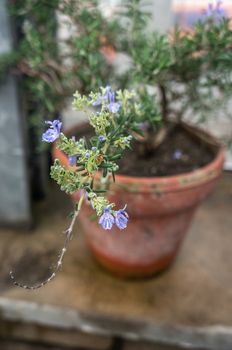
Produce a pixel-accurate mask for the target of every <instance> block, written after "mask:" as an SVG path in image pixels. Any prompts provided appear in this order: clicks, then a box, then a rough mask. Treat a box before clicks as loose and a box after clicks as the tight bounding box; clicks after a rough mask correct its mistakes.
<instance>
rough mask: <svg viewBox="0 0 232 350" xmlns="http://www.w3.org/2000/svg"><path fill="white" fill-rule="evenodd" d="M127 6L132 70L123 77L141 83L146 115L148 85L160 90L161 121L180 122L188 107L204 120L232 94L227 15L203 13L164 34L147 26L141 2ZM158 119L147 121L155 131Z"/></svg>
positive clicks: (231, 33)
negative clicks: (185, 25)
mask: <svg viewBox="0 0 232 350" xmlns="http://www.w3.org/2000/svg"><path fill="white" fill-rule="evenodd" d="M125 4H126V6H127V8H128V11H127V12H126V13H125V15H126V17H127V18H128V19H130V20H131V21H132V24H131V28H134V31H133V35H130V36H128V45H127V46H128V54H129V56H130V57H131V59H132V68H131V70H130V71H129V72H127V75H126V78H125V80H127V81H128V84H129V86H134V85H135V84H136V85H137V86H139V89H138V90H139V91H140V93H141V94H142V95H141V98H142V99H143V101H144V105H145V110H146V113H147V115H149V113H148V110H149V108H150V107H151V104H150V101H149V100H147V99H146V95H145V94H144V91H145V90H146V87H147V86H148V85H150V86H153V87H154V88H155V89H156V91H157V92H158V93H159V95H158V97H159V99H158V102H159V103H160V111H161V116H162V118H161V121H160V122H161V123H160V125H161V124H163V123H166V122H167V121H168V120H169V119H170V118H171V119H173V118H175V119H176V120H177V121H180V120H181V119H182V118H184V117H185V116H186V114H187V112H189V111H192V112H196V114H197V115H198V116H199V118H200V120H201V121H203V120H204V119H205V117H206V116H207V115H209V112H212V110H215V108H219V107H222V105H223V104H224V103H225V101H226V100H227V99H228V98H229V97H230V96H231V93H232V75H231V60H232V51H231V48H232V43H231V41H232V39H231V38H232V30H231V27H230V19H227V18H224V17H220V18H217V20H216V19H215V18H214V17H213V16H211V17H205V18H204V19H202V20H201V21H199V22H197V23H196V24H195V25H194V26H193V28H192V29H191V30H184V29H181V28H175V29H174V30H173V32H172V33H168V34H164V35H163V34H160V33H158V32H149V31H148V30H147V26H146V25H144V23H146V22H147V19H148V17H147V18H146V15H145V17H144V15H143V11H142V4H143V1H142V0H135V1H133V0H125ZM155 104H156V103H155V102H153V105H155ZM146 105H147V107H146ZM155 109H157V107H155ZM158 109H159V108H158ZM155 114H156V113H154V115H155ZM203 117H204V118H203ZM158 119H159V117H158ZM158 119H157V118H156V117H155V118H154V119H153V120H149V123H150V124H151V125H152V128H153V130H154V127H155V128H156V129H157V127H158V125H159V124H157V120H158Z"/></svg>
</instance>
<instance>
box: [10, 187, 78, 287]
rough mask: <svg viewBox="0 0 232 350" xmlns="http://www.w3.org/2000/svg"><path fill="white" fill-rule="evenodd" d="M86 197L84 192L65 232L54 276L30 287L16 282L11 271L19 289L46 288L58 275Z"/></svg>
mask: <svg viewBox="0 0 232 350" xmlns="http://www.w3.org/2000/svg"><path fill="white" fill-rule="evenodd" d="M84 197H85V191H84V192H83V194H82V195H81V198H80V200H79V202H78V206H77V209H76V210H75V212H74V214H73V218H72V221H71V223H70V226H69V227H68V229H67V230H66V231H65V232H64V233H65V234H66V238H65V241H64V245H63V248H62V250H61V252H60V254H59V258H58V260H57V263H56V267H55V269H54V270H53V272H52V274H51V275H50V276H49V277H48V278H47V279H46V280H44V281H43V282H40V283H39V284H36V285H32V286H29V285H25V284H22V283H20V282H17V281H16V280H15V276H14V274H13V272H12V271H10V277H11V279H12V281H13V284H14V285H15V286H17V287H20V288H23V289H30V290H34V289H39V288H41V287H43V286H45V285H46V284H47V283H49V282H51V281H52V280H53V279H54V278H55V277H56V275H57V273H58V272H59V271H60V269H61V266H62V262H63V259H64V255H65V253H66V251H67V249H68V244H69V242H70V241H71V239H72V232H73V228H74V225H75V222H76V219H77V217H78V215H79V212H80V209H81V205H82V203H83V200H84Z"/></svg>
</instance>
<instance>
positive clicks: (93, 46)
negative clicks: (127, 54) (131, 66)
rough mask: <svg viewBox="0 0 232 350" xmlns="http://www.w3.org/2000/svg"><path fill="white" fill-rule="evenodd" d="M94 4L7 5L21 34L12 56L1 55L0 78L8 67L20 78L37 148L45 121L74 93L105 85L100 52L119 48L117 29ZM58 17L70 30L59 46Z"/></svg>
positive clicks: (106, 70)
mask: <svg viewBox="0 0 232 350" xmlns="http://www.w3.org/2000/svg"><path fill="white" fill-rule="evenodd" d="M98 5H99V1H98V0H85V1H74V0H68V1H66V0H49V1H48V0H17V1H10V3H9V13H10V15H11V16H12V17H13V20H14V22H15V23H16V24H17V27H18V28H21V31H22V35H21V36H20V40H19V42H18V47H17V50H16V51H17V55H16V54H15V53H14V52H12V53H10V54H7V55H2V56H0V77H1V76H2V75H3V74H4V73H5V72H6V71H7V70H9V69H11V72H13V73H17V75H21V76H22V77H23V79H22V83H23V86H22V88H23V92H24V96H26V103H27V109H28V112H29V115H30V125H31V127H32V128H33V129H35V130H36V135H38V140H37V142H36V143H37V144H38V145H39V144H40V135H41V130H42V128H43V125H44V118H45V119H48V118H50V119H54V118H55V117H56V116H57V115H58V114H59V113H60V112H61V110H62V108H63V107H64V105H65V103H66V102H67V99H68V98H69V97H70V96H71V95H72V94H73V93H74V92H75V91H76V90H77V89H78V90H79V91H81V92H82V93H88V92H90V91H91V90H92V89H95V88H98V87H99V86H100V85H106V83H108V81H109V76H110V69H111V68H110V64H108V63H107V61H106V59H105V56H104V55H103V48H104V47H105V46H107V45H110V44H111V43H114V45H115V47H116V48H117V47H119V46H120V42H121V41H120V39H119V38H120V33H121V30H122V29H121V27H120V25H119V23H118V22H117V21H110V22H109V21H107V20H106V19H105V18H104V17H103V15H102V14H101V12H100V10H99V7H98ZM57 15H58V16H60V15H61V16H64V20H63V22H64V24H63V25H64V27H65V28H66V29H67V31H68V32H69V37H67V38H66V39H62V43H60V42H59V43H58V42H57V40H56V32H57ZM112 79H113V77H112ZM36 135H35V136H36Z"/></svg>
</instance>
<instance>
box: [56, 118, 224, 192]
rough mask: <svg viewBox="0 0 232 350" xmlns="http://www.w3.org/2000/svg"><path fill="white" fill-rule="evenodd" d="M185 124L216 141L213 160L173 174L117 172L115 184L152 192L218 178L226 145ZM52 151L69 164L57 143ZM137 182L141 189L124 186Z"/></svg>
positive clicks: (76, 127) (79, 126) (67, 131)
mask: <svg viewBox="0 0 232 350" xmlns="http://www.w3.org/2000/svg"><path fill="white" fill-rule="evenodd" d="M185 125H186V126H187V127H188V128H189V129H192V130H193V131H195V132H198V133H200V134H203V135H204V136H205V137H208V138H209V140H211V141H212V140H213V141H214V142H213V143H214V146H216V147H217V149H218V150H217V153H216V155H215V158H214V159H213V161H211V162H210V163H208V164H207V165H205V166H203V167H200V168H198V169H196V170H193V171H190V172H186V173H182V174H178V175H171V176H154V177H139V176H138V177H137V176H129V175H121V174H116V176H115V177H116V182H115V183H113V186H115V187H118V188H120V187H122V188H124V189H125V190H127V191H129V192H140V193H141V192H150V191H151V188H152V192H167V191H168V192H169V191H179V190H182V189H186V188H191V187H195V186H199V185H201V184H204V183H207V182H209V181H212V180H214V179H216V178H218V177H219V176H220V174H221V171H222V167H223V164H224V160H225V146H224V145H223V144H222V143H221V142H220V141H219V140H218V139H217V138H216V137H214V136H212V135H211V134H210V133H208V132H206V131H205V130H202V129H201V128H198V127H195V126H192V125H189V124H185ZM87 126H89V124H88V123H87V122H83V123H80V124H77V125H74V126H72V127H71V128H67V129H65V130H64V134H65V135H70V136H71V135H75V133H76V132H77V131H80V130H81V129H82V130H84V129H85V128H86V127H87ZM52 153H53V157H54V158H58V159H61V160H62V161H61V162H62V164H63V165H65V166H69V162H68V157H67V156H66V154H65V153H64V152H62V151H60V150H59V149H58V148H57V147H56V143H54V145H53V147H52ZM135 184H137V185H138V186H139V190H136V189H133V190H130V189H129V188H126V187H124V186H134V185H135Z"/></svg>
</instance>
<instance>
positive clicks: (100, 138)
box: [98, 135, 106, 142]
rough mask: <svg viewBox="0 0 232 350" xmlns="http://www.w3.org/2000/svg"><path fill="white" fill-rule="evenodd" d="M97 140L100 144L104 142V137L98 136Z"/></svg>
mask: <svg viewBox="0 0 232 350" xmlns="http://www.w3.org/2000/svg"><path fill="white" fill-rule="evenodd" d="M98 140H99V141H100V142H104V141H105V140H106V138H105V136H103V135H100V136H98Z"/></svg>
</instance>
